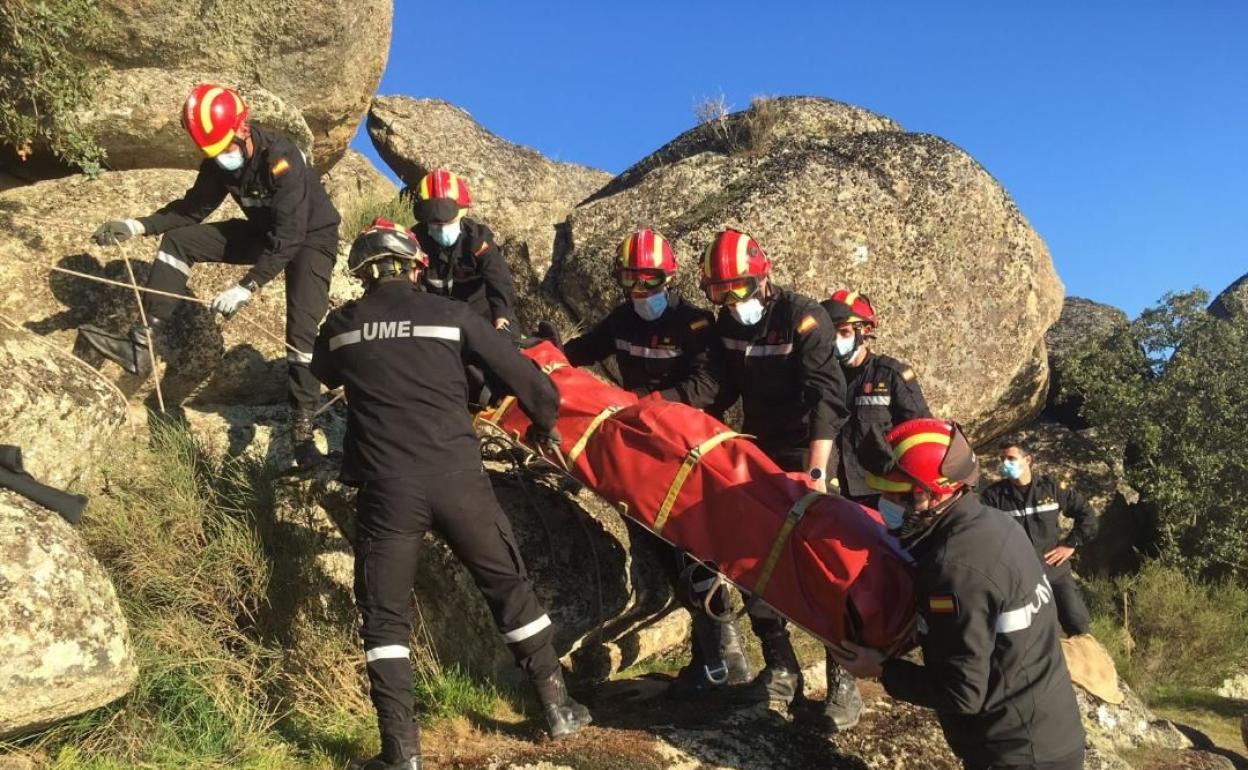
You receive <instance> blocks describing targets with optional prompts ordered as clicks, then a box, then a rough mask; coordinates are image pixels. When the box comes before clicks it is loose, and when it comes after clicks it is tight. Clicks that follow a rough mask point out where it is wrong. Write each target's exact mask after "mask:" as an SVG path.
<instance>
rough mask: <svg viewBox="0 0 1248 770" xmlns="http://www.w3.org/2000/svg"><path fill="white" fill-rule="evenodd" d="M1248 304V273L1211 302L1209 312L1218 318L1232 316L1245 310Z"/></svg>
mask: <svg viewBox="0 0 1248 770" xmlns="http://www.w3.org/2000/svg"><path fill="white" fill-rule="evenodd" d="M1245 306H1248V273H1245V274H1244V275H1241V276H1240V277H1239V278H1236V279H1235V281H1234V283H1232V284H1231V285H1230V286H1227V287H1226V288H1225V289H1223V290H1222V291H1221V292H1220V293H1219V294H1218V296H1216V297H1214V298H1213V302H1210V303H1209V313H1210V314H1211V315H1213V316H1214V317H1216V318H1223V319H1226V318H1231V317H1232V316H1236V315H1240V314H1242V313H1243V312H1244V307H1245Z"/></svg>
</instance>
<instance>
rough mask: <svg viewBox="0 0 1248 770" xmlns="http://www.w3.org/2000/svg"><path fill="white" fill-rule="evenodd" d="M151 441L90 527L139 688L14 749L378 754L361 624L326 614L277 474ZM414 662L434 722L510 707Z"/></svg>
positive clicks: (127, 465) (62, 760)
mask: <svg viewBox="0 0 1248 770" xmlns="http://www.w3.org/2000/svg"><path fill="white" fill-rule="evenodd" d="M153 431H154V432H153V435H152V437H151V442H150V446H149V445H144V444H142V443H139V442H137V441H132V440H128V439H127V440H124V441H122V442H120V443H121V444H122V445H120V446H118V447H116V448H115V449H116V451H114V452H112V454H111V456H110V458H109V460H108V462H107V465H106V467H105V468H104V469H103V479H102V483H101V489H100V490H98V491H96V492H95V493H94V496H93V498H92V503H91V507H90V509H89V510H88V514H87V516H86V518H85V520H84V525H83V528H82V533H83V536H84V537H85V539H86V540H87V542H88V544H89V546H90V548H91V550H92V551H93V552H94V553H95V555H96V556H97V558H98V559H99V560H100V562H101V564H102V565H103V566H104V567H105V569H106V570H107V571H108V572H109V573H110V575H111V577H112V579H113V582H114V585H115V586H116V588H117V591H118V597H119V599H120V601H121V604H122V609H123V612H124V613H125V615H126V617H127V620H128V622H129V625H130V631H131V638H132V642H133V645H134V649H135V656H136V659H137V662H138V665H139V679H138V682H137V683H136V686H135V688H134V690H133V692H132V693H131V694H130V695H129V696H128V697H127V698H125V699H123V700H122V701H120V702H118V703H116V704H113V705H111V706H109V707H106V708H103V709H99V710H96V711H94V712H92V713H90V714H87V715H84V716H81V717H78V718H75V719H71V720H68V721H66V722H63V723H61V724H58V725H56V726H54V727H53V728H51V729H49V730H47V731H46V732H44V733H42V734H39V735H35V736H28V737H25V738H23V739H22V740H21V741H19V742H17V743H15V744H12V745H8V746H3V745H0V751H3V750H5V749H9V750H15V751H17V752H18V753H22V754H26V755H27V756H31V757H32V758H36V759H38V760H39V761H40V762H42V763H46V764H47V765H48V766H50V767H52V768H56V770H119V769H120V768H132V767H143V768H162V769H163V768H169V769H170V770H172V769H173V768H177V769H178V770H186V769H187V768H193V769H199V768H203V769H205V770H209V769H212V770H215V769H216V768H222V769H224V768H231V769H236V768H245V769H248V770H270V769H272V770H277V769H278V768H282V769H283V770H287V769H289V768H307V769H308V770H329V769H330V768H341V767H342V766H343V765H344V764H345V762H346V761H347V760H348V759H350V758H354V757H359V756H367V755H368V754H371V753H373V752H374V751H375V750H376V749H377V735H376V726H375V721H374V720H375V717H374V715H373V713H372V709H371V705H370V704H369V702H368V699H367V690H366V682H365V680H364V677H363V671H362V668H363V667H362V666H361V665H360V664H359V659H360V657H361V652H360V647H359V641H358V638H357V637H356V626H355V622H356V621H355V619H354V615H353V613H352V612H349V614H348V616H347V617H344V616H342V614H341V613H339V615H333V614H332V613H328V614H327V613H326V612H325V611H324V610H323V609H322V610H321V611H320V614H319V615H318V614H316V611H317V608H321V607H322V605H323V602H322V600H321V597H320V596H319V595H316V594H315V588H314V586H312V583H311V580H310V579H309V578H308V575H309V574H310V573H309V572H307V570H310V569H312V568H313V567H311V566H309V564H308V563H307V562H311V561H312V554H313V551H311V550H310V549H308V548H307V544H306V543H301V542H300V541H299V540H298V537H299V535H298V532H297V531H292V528H290V527H289V526H286V527H283V526H281V525H280V523H278V522H275V521H274V518H275V517H274V486H273V485H274V478H275V477H274V470H273V469H272V468H270V467H269V466H267V465H265V464H264V463H263V462H261V461H259V460H257V459H255V458H250V457H246V456H244V457H241V458H224V457H220V456H216V455H213V454H211V453H209V452H207V451H206V450H205V449H204V448H203V447H202V446H200V445H199V444H198V443H197V442H196V441H195V440H194V439H193V438H192V437H190V436H189V435H188V434H187V433H186V432H185V431H184V430H183V429H181V428H178V427H169V426H157V427H155V428H154V429H153ZM301 548H302V549H304V550H300V549H301ZM300 557H302V558H300ZM413 650H414V652H415V653H416V654H415V655H414V665H415V667H416V669H417V680H418V684H417V688H416V699H417V703H418V704H419V706H420V708H421V710H422V711H421V713H422V719H423V720H424V721H426V722H427V723H432V722H436V721H438V720H441V719H446V718H449V717H455V716H458V715H461V714H466V715H484V716H489V715H491V714H493V713H494V711H495V710H496V709H497V708H499V706H500V704H502V703H503V702H504V699H503V694H502V693H500V692H499V691H497V690H496V689H494V688H492V687H490V686H488V685H483V684H481V683H480V682H479V681H477V680H474V679H473V678H472V677H469V676H468V675H467V674H465V673H464V672H462V671H460V670H458V669H449V670H448V669H443V668H441V667H440V666H439V665H438V662H437V660H436V659H435V658H434V657H433V655H432V653H431V652H430V651H429V650H428V649H425V648H423V647H421V646H420V645H417V644H413Z"/></svg>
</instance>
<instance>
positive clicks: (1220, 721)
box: [1149, 687, 1248, 755]
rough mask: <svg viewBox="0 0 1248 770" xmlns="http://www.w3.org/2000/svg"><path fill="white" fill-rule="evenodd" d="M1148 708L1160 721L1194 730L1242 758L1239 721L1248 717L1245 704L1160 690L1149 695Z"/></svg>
mask: <svg viewBox="0 0 1248 770" xmlns="http://www.w3.org/2000/svg"><path fill="white" fill-rule="evenodd" d="M1149 706H1150V707H1151V708H1152V709H1153V710H1154V711H1155V712H1156V713H1157V716H1159V717H1161V718H1163V719H1169V720H1170V721H1172V722H1176V723H1179V724H1183V725H1188V726H1190V727H1194V728H1196V729H1197V730H1199V731H1201V732H1202V733H1204V734H1205V735H1207V736H1208V737H1209V739H1210V740H1211V741H1213V744H1214V745H1215V746H1217V747H1218V748H1221V749H1226V750H1228V751H1233V752H1235V753H1237V754H1241V755H1242V754H1244V753H1245V749H1244V740H1243V736H1242V734H1241V733H1240V727H1239V724H1240V720H1241V719H1243V717H1244V715H1245V714H1248V703H1245V702H1244V701H1241V700H1235V699H1234V698H1223V697H1222V696H1220V695H1218V694H1216V693H1212V692H1209V691H1208V690H1200V689H1195V688H1190V687H1160V688H1157V689H1155V690H1154V691H1153V693H1152V697H1151V698H1150V699H1149Z"/></svg>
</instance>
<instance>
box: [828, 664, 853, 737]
mask: <svg viewBox="0 0 1248 770" xmlns="http://www.w3.org/2000/svg"><path fill="white" fill-rule="evenodd" d="M861 717H862V693H860V692H858V682H857V681H856V680H855V679H854V678H853V677H852V676H851V675H850V673H849V672H848V671H846V670H845V669H844V668H842V667H841V664H839V663H837V662H836V661H835V660H833V659H832V656H831V655H828V699H827V700H826V701H824V703H823V718H824V723H825V725H826V727H827V729H828V731H829V732H834V733H835V732H843V731H845V730H848V729H850V728H852V727H853V726H854V725H856V724H858V720H859V718H861Z"/></svg>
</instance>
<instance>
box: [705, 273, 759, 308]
mask: <svg viewBox="0 0 1248 770" xmlns="http://www.w3.org/2000/svg"><path fill="white" fill-rule="evenodd" d="M758 288H759V280H758V278H757V277H755V276H746V277H743V278H734V279H732V280H729V281H716V282H715V283H704V284H702V291H703V292H705V293H706V298H707V299H708V300H710V301H711V304H713V305H735V304H737V303H738V302H745V301H746V300H748V299H749V298H750V297H753V296H754V295H755V294H757V293H758Z"/></svg>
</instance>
